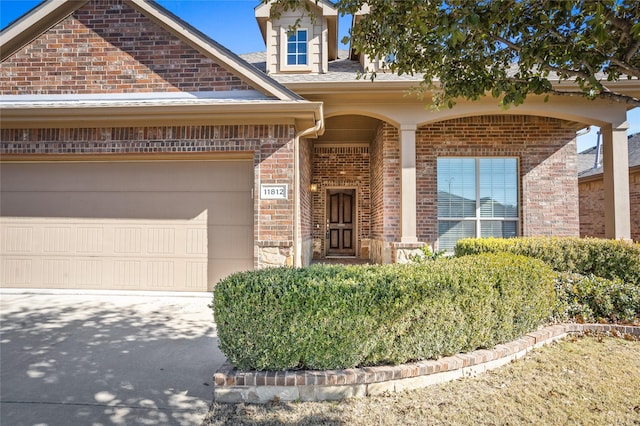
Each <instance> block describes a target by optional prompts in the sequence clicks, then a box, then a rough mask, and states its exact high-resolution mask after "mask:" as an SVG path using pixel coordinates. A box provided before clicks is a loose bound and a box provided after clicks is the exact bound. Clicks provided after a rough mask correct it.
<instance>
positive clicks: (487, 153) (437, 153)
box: [416, 115, 579, 244]
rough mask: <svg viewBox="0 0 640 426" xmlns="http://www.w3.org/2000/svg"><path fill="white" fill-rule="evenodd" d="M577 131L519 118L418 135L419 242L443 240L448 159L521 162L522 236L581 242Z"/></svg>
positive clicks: (449, 125) (441, 126) (455, 124)
mask: <svg viewBox="0 0 640 426" xmlns="http://www.w3.org/2000/svg"><path fill="white" fill-rule="evenodd" d="M575 131H576V126H575V125H574V123H571V122H567V121H562V120H558V119H553V118H546V117H537V116H518V115H501V116H477V117H469V118H460V119H454V120H448V121H442V122H438V123H433V124H430V125H427V126H424V127H421V128H420V129H418V131H417V134H416V157H417V158H416V161H417V170H416V175H417V177H416V179H417V233H418V239H419V240H420V241H424V242H426V243H428V244H434V243H435V242H436V240H437V237H438V228H437V210H436V203H437V172H436V160H437V158H438V157H443V156H454V157H456V156H465V157H466V156H468V157H516V158H518V161H519V169H520V218H521V221H520V233H521V235H524V236H533V235H558V236H577V235H578V234H579V220H578V185H577V154H576V145H575V144H576V142H575Z"/></svg>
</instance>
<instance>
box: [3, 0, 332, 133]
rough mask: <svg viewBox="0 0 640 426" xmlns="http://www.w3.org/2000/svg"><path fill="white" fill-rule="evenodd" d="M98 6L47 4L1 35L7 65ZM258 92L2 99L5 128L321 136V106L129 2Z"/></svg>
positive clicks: (174, 20)
mask: <svg viewBox="0 0 640 426" xmlns="http://www.w3.org/2000/svg"><path fill="white" fill-rule="evenodd" d="M90 1H92V0H47V1H44V2H43V3H41V4H40V5H38V6H36V7H35V8H34V9H32V10H31V11H29V12H27V13H26V14H25V15H23V16H22V17H21V18H19V19H17V20H16V21H14V22H13V23H12V24H11V25H10V26H9V27H7V28H5V29H4V30H3V31H2V32H0V52H1V55H2V56H1V57H0V61H1V62H4V61H5V60H6V59H7V58H10V57H11V56H12V55H13V54H14V53H16V52H18V51H19V50H20V49H22V48H23V47H25V46H27V45H28V44H29V43H31V42H32V41H33V40H35V39H37V38H39V37H41V36H42V34H44V33H46V32H47V31H48V30H49V29H51V28H53V27H54V26H56V25H57V24H58V23H60V22H61V21H62V20H64V19H66V18H67V17H68V16H69V15H71V14H73V13H74V12H75V11H77V10H78V9H80V8H81V7H83V6H85V5H86V4H88V3H89V2H90ZM122 1H123V3H124V4H126V5H127V6H128V7H131V8H133V9H135V10H136V11H137V12H138V13H140V14H142V15H143V16H145V17H146V18H147V19H149V20H150V21H152V22H153V23H154V24H156V25H158V26H159V27H160V28H162V30H164V31H167V33H169V34H171V35H172V36H174V37H176V38H178V39H179V40H181V41H182V42H183V43H185V44H186V45H188V46H189V47H190V48H192V49H194V50H196V51H197V52H199V53H200V54H202V55H203V56H205V57H206V58H209V59H210V60H211V61H213V62H215V63H216V64H217V65H219V66H220V67H222V68H223V69H225V70H227V71H228V72H229V73H231V74H234V75H235V76H236V77H238V78H239V79H241V80H242V81H243V82H244V83H246V85H248V86H250V87H252V88H253V89H255V90H226V91H220V92H215V93H213V92H181V93H178V94H176V93H168V92H150V93H139V92H134V93H88V94H85V95H72V96H69V95H58V94H45V95H38V94H32V95H24V94H16V95H1V96H0V107H1V108H2V125H3V127H4V128H36V127H68V126H69V125H76V126H77V125H78V124H79V123H81V125H83V126H110V125H117V126H121V125H174V124H178V123H182V124H190V125H198V124H233V123H241V124H247V123H248V121H247V120H249V122H250V124H272V123H274V124H275V123H277V124H293V125H295V126H296V129H297V130H298V131H302V130H307V129H310V128H314V129H316V130H317V131H315V132H314V133H315V134H318V133H320V134H321V133H322V129H323V128H322V123H323V114H322V104H321V103H320V102H310V101H307V100H305V99H303V98H302V97H300V96H299V95H297V94H296V93H294V92H293V91H291V90H290V89H288V88H287V87H285V86H283V85H282V84H280V83H278V82H277V81H275V80H273V79H272V78H271V77H269V76H268V75H266V74H265V73H263V72H261V71H259V70H258V69H256V68H255V67H253V66H252V65H250V64H249V63H247V62H246V61H244V60H243V59H242V58H240V57H239V56H237V55H236V54H234V53H233V52H231V51H230V50H228V49H227V48H225V47H223V46H222V45H220V44H219V43H217V42H215V41H214V40H212V39H211V38H209V37H208V36H206V35H205V34H203V33H202V32H200V31H199V30H197V29H195V28H194V27H192V26H191V25H189V24H188V23H186V22H184V21H183V20H181V19H180V18H178V17H177V16H175V15H174V14H172V13H171V12H169V11H168V10H166V9H164V8H163V7H162V6H160V5H158V4H156V3H155V2H150V1H145V0H122Z"/></svg>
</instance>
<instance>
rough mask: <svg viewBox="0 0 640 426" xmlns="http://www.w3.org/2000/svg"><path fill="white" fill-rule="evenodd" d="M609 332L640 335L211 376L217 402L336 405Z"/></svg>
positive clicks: (571, 328)
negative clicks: (360, 365) (355, 365)
mask: <svg viewBox="0 0 640 426" xmlns="http://www.w3.org/2000/svg"><path fill="white" fill-rule="evenodd" d="M583 332H612V333H616V334H617V335H622V336H624V335H632V336H636V337H639V336H640V327H634V326H625V325H615V324H560V325H553V326H549V327H545V328H542V329H540V330H537V331H534V332H531V333H529V334H527V335H526V336H523V337H521V338H520V339H517V340H514V341H513V342H509V343H504V344H501V345H497V346H495V347H494V348H493V349H479V350H476V351H473V352H468V353H460V354H457V355H453V356H448V357H444V358H440V359H437V360H427V361H419V362H412V363H408V364H401V365H396V366H377V367H363V368H349V369H343V370H323V371H319V370H297V371H240V370H236V369H235V368H234V367H233V365H231V364H228V363H227V364H225V365H223V366H222V367H221V368H220V369H219V370H218V371H217V372H216V373H215V374H214V376H213V381H214V392H213V393H214V400H215V401H216V402H221V403H238V402H249V403H266V402H269V401H272V400H274V399H278V400H281V401H330V400H332V401H335V400H341V399H345V398H351V397H358V396H367V395H380V394H383V393H386V392H398V391H401V390H409V389H418V388H423V387H427V386H430V385H434V384H438V383H444V382H449V381H451V380H455V379H459V378H462V377H473V376H476V375H478V374H480V373H483V372H485V371H488V370H493V369H495V368H498V367H501V366H503V365H505V364H508V363H510V362H511V361H513V360H515V359H518V358H522V357H523V356H524V355H526V354H527V352H529V351H531V350H532V349H534V348H538V347H540V346H543V345H545V344H548V343H551V342H554V341H556V340H560V339H563V338H564V337H566V336H567V335H568V334H569V333H583Z"/></svg>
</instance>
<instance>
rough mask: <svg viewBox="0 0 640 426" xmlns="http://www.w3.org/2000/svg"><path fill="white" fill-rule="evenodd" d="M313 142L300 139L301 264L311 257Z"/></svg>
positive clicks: (308, 260) (304, 263) (307, 262)
mask: <svg viewBox="0 0 640 426" xmlns="http://www.w3.org/2000/svg"><path fill="white" fill-rule="evenodd" d="M312 176H313V142H312V141H311V140H309V139H303V140H301V141H300V237H301V240H302V247H301V250H302V264H303V265H308V264H309V263H310V262H311V259H312V257H313V227H314V226H315V225H314V224H313V193H312V192H311V182H312Z"/></svg>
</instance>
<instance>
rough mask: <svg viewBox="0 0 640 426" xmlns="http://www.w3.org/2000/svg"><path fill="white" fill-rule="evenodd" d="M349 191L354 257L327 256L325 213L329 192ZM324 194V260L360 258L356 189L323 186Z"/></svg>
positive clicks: (358, 208) (352, 187)
mask: <svg viewBox="0 0 640 426" xmlns="http://www.w3.org/2000/svg"><path fill="white" fill-rule="evenodd" d="M347 189H348V190H351V191H353V238H354V252H355V253H354V255H353V256H340V255H328V254H327V253H329V244H328V238H327V231H328V230H327V211H328V209H329V197H328V194H329V191H333V190H347ZM323 191H324V194H323V197H324V212H323V213H322V217H323V220H322V231H323V232H322V235H323V239H324V250H323V256H324V257H325V258H327V257H346V258H353V257H355V258H356V259H357V258H360V238H359V235H360V234H359V231H360V223H359V220H358V219H359V213H360V206H359V203H358V188H357V187H355V186H325V187H324V188H323Z"/></svg>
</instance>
